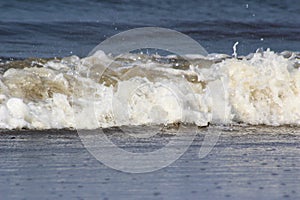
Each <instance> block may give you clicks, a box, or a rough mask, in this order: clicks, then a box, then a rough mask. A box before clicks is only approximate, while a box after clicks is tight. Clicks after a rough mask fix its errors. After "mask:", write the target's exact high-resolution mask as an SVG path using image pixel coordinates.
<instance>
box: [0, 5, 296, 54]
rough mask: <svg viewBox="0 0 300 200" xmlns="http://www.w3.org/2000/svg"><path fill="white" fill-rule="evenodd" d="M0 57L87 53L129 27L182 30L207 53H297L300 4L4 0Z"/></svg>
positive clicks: (0, 28) (0, 8) (0, 22)
mask: <svg viewBox="0 0 300 200" xmlns="http://www.w3.org/2000/svg"><path fill="white" fill-rule="evenodd" d="M0 11H1V12H0V19H1V20H0V40H1V46H0V57H4V58H28V57H43V58H45V57H55V56H56V57H65V56H69V55H78V56H80V57H83V56H86V55H87V54H88V53H89V52H90V50H91V49H92V48H94V47H95V46H96V45H97V44H98V43H100V42H102V41H103V40H104V39H106V38H108V37H110V36H112V35H114V34H116V33H119V32H121V31H125V30H128V29H131V28H137V27H144V26H156V27H165V28H170V29H174V30H177V31H180V32H182V33H184V34H187V35H188V36H190V37H192V38H193V39H195V40H197V41H198V42H199V43H200V44H201V45H203V47H205V48H206V49H207V51H208V52H209V53H226V54H231V53H232V46H233V44H234V43H235V42H236V41H239V43H240V45H239V47H238V53H239V54H241V55H247V54H249V53H252V52H254V51H255V50H256V49H258V48H261V47H263V48H264V49H266V48H271V50H274V51H276V52H281V51H284V50H291V51H299V43H300V42H299V41H300V39H299V35H300V34H299V32H300V30H299V27H300V17H299V15H300V14H299V13H300V3H299V1H297V0H287V1H279V0H278V1H277V0H275V1H271V0H267V1H258V0H255V1H243V0H238V1H233V0H230V1H217V0H212V1H191V0H187V1H184V2H183V1H179V0H175V1H169V0H165V1H158V0H154V1H146V0H141V1H135V0H134V1H126V0H125V1H121V0H107V1H98V0H90V1H86V0H65V1H59V0H51V1H50V0H46V1H39V0H35V1H19V0H11V1H1V2H0Z"/></svg>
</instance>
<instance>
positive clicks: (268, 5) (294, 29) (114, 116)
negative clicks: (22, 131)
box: [0, 1, 300, 129]
mask: <svg viewBox="0 0 300 200" xmlns="http://www.w3.org/2000/svg"><path fill="white" fill-rule="evenodd" d="M0 9H1V11H2V12H1V14H0V15H1V21H0V24H1V33H0V38H1V43H2V45H1V47H0V56H1V57H2V61H1V77H0V83H1V88H0V95H1V96H0V103H1V104H0V113H1V118H0V127H1V128H8V129H13V128H34V129H49V128H87V129H93V128H101V127H112V126H122V125H153V124H172V123H181V122H182V123H190V124H196V125H197V126H207V125H208V124H210V123H213V124H225V125H228V124H235V123H244V124H250V125H259V124H266V125H275V126H278V125H299V124H300V105H299V101H298V99H299V95H300V71H299V65H300V61H299V59H300V55H299V53H298V52H297V50H299V44H300V43H299V41H300V40H299V32H300V29H299V27H300V26H299V25H300V21H299V19H300V18H299V13H300V12H299V9H300V6H299V3H298V2H297V1H285V2H280V1H278V2H276V1H275V2H273V1H269V2H268V1H267V2H264V3H261V2H258V1H257V2H247V1H238V2H237V1H232V2H227V1H226V3H225V1H224V2H219V1H210V2H206V1H203V2H198V1H190V2H187V3H181V1H151V3H150V2H148V1H138V2H135V1H130V2H126V1H120V2H118V1H105V2H101V1H63V2H62V1H45V2H44V1H34V2H23V1H10V2H1V5H0ZM145 26H156V27H165V28H169V29H174V30H177V31H180V32H182V33H184V34H186V35H188V36H190V37H191V38H193V39H194V40H196V41H197V42H199V44H201V45H202V46H203V47H204V48H205V49H206V50H207V51H208V55H204V56H203V55H200V54H199V53H198V52H189V55H188V54H187V55H181V57H178V56H176V55H159V54H157V52H156V54H154V55H153V54H151V53H148V54H147V53H146V54H141V53H143V52H138V51H137V52H133V53H130V54H126V53H125V54H121V55H110V54H109V53H107V52H103V51H101V49H100V50H99V51H97V52H94V54H92V55H88V53H89V52H90V51H91V50H92V49H93V48H94V47H95V46H96V45H97V44H98V43H99V42H102V41H103V40H104V39H106V38H109V37H110V36H113V35H114V34H116V33H120V32H121V31H125V30H128V29H131V28H138V27H145ZM134 37H136V36H134ZM134 37H133V38H134ZM133 40H134V39H133ZM236 42H238V45H236V46H234V49H233V48H232V47H233V45H234V44H235V43H236ZM186 48H187V49H188V48H189V47H186ZM233 51H234V52H233ZM31 57H34V58H31ZM186 61H188V63H187V62H186ZM99 70H100V71H101V72H100V71H99ZM102 73H103V74H102ZM123 105H126V106H125V107H124V106H123ZM91 112H93V113H94V114H93V115H90V113H91Z"/></svg>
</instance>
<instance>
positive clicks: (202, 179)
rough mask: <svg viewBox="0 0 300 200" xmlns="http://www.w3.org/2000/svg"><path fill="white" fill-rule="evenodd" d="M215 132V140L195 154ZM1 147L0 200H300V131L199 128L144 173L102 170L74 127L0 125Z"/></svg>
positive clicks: (286, 128) (145, 146)
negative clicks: (179, 150) (170, 158)
mask: <svg viewBox="0 0 300 200" xmlns="http://www.w3.org/2000/svg"><path fill="white" fill-rule="evenodd" d="M143 129H145V127H143ZM141 131H142V130H141ZM213 131H220V132H221V136H220V138H219V141H218V143H217V145H216V146H215V147H214V149H213V150H212V151H211V152H210V153H209V154H208V156H206V157H205V158H203V159H199V158H198V157H197V154H198V152H199V148H200V147H201V142H202V140H203V138H204V135H205V134H209V133H210V132H213ZM107 134H108V135H110V137H111V138H113V137H121V138H118V139H121V140H122V136H120V135H118V136H115V135H114V130H113V129H112V130H110V131H108V132H107ZM160 137H161V138H163V139H164V138H168V137H169V136H168V135H162V136H160ZM125 146H126V142H125ZM131 148H145V149H147V148H151V145H148V146H147V145H144V146H143V143H139V144H137V145H135V146H133V147H131ZM0 149H1V150H0V199H121V198H122V199H154V198H155V199H300V187H299V181H300V128H293V127H264V126H260V127H257V126H256V127H253V126H252V127H232V128H228V127H208V128H203V129H200V131H199V134H198V135H197V136H196V138H195V140H194V142H193V144H192V145H191V146H190V148H189V149H188V151H187V152H185V154H184V155H183V156H182V157H181V158H180V159H179V160H177V161H175V162H174V163H173V164H171V165H170V166H168V167H166V168H163V169H161V170H159V171H155V172H152V173H146V174H129V173H124V172H119V171H116V170H114V169H111V168H108V167H106V166H105V165H103V164H101V163H100V162H99V161H97V160H96V159H95V158H94V157H93V156H92V155H91V154H90V153H89V152H88V151H87V150H86V149H85V148H84V146H83V144H82V142H81V141H80V138H79V136H78V134H77V132H76V131H71V130H48V131H30V130H21V131H5V130H2V131H0Z"/></svg>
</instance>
